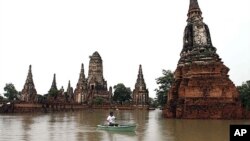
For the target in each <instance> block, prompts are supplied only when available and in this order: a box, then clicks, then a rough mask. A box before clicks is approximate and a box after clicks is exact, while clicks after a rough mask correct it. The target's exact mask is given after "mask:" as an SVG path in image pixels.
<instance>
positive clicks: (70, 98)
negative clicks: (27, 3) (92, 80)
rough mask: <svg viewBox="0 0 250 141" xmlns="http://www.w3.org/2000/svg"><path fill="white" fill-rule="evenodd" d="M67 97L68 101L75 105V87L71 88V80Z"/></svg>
mask: <svg viewBox="0 0 250 141" xmlns="http://www.w3.org/2000/svg"><path fill="white" fill-rule="evenodd" d="M67 97H68V101H69V102H71V103H73V102H75V96H74V93H73V87H71V85H70V80H69V83H68V88H67Z"/></svg>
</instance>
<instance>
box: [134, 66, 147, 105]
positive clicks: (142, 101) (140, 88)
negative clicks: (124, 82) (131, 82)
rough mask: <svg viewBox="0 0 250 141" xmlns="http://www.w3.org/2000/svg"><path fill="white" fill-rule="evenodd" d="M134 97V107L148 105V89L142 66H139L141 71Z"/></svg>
mask: <svg viewBox="0 0 250 141" xmlns="http://www.w3.org/2000/svg"><path fill="white" fill-rule="evenodd" d="M132 97H133V103H134V105H148V89H147V88H146V83H145V82H144V78H143V73H142V66H141V65H139V71H138V75H137V80H136V83H135V88H134V90H133V96H132Z"/></svg>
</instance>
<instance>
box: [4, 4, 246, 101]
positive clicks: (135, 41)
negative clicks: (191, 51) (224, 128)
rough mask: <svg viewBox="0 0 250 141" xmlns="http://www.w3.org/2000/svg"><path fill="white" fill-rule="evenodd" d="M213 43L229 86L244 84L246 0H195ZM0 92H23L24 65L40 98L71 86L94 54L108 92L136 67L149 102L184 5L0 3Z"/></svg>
mask: <svg viewBox="0 0 250 141" xmlns="http://www.w3.org/2000/svg"><path fill="white" fill-rule="evenodd" d="M198 2H199V5H200V8H201V10H202V12H203V18H204V22H205V23H206V24H207V25H208V26H209V29H210V33H211V38H212V42H213V45H214V46H215V47H216V48H217V53H218V54H219V56H220V57H221V58H222V61H223V62H224V64H225V65H226V66H227V67H229V68H230V72H229V75H230V78H231V80H232V81H233V82H234V83H235V84H236V85H241V84H242V82H244V81H246V80H250V55H249V53H250V51H249V50H250V16H249V13H250V1H249V0H237V1H236V0H198ZM0 6H1V7H0V12H1V13H0V27H1V28H0V94H3V93H4V90H3V88H4V86H5V84H6V83H13V84H14V85H15V87H16V89H17V90H18V91H21V90H22V89H23V86H24V83H25V80H26V77H27V73H28V67H29V65H30V64H31V65H32V73H33V80H34V83H35V87H36V90H37V92H38V93H39V94H45V93H47V92H48V90H49V89H50V87H51V83H52V79H53V74H54V73H56V76H57V87H58V88H60V87H61V86H64V89H66V88H67V84H68V80H70V81H71V85H72V86H73V88H75V87H76V83H77V81H78V78H79V73H80V68H81V63H84V68H85V75H86V76H87V75H88V64H89V56H90V55H92V54H93V52H94V51H98V52H99V54H100V55H101V57H102V60H103V69H104V70H103V72H104V79H105V80H107V83H108V87H109V86H112V87H113V86H114V85H116V84H118V83H123V84H125V86H127V87H130V88H131V90H133V89H134V85H135V82H136V79H137V74H138V69H139V64H141V65H142V69H143V75H144V79H145V82H146V85H147V88H148V90H149V95H150V97H155V91H154V89H155V88H157V84H156V81H155V79H156V78H157V77H159V76H161V75H162V69H166V70H167V69H170V70H172V71H174V70H175V69H176V67H177V62H178V60H179V58H180V55H179V54H180V52H181V49H182V38H183V31H184V28H185V26H186V19H187V12H188V7H189V0H0Z"/></svg>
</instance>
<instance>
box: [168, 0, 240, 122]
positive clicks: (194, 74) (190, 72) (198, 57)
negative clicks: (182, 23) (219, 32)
mask: <svg viewBox="0 0 250 141" xmlns="http://www.w3.org/2000/svg"><path fill="white" fill-rule="evenodd" d="M187 16H188V19H187V26H186V28H185V30H184V37H183V49H182V51H181V53H180V60H179V62H178V65H177V68H176V70H175V72H174V83H173V85H172V87H171V89H170V91H169V93H168V101H167V104H166V106H165V109H164V111H163V114H164V116H165V117H167V118H190V119H196V118H198V119H200V118H201V119H237V118H242V117H243V114H242V108H241V104H240V102H239V93H238V92H237V89H236V87H235V85H234V83H233V82H232V81H231V80H230V79H229V76H228V72H229V68H228V67H226V66H225V65H224V64H223V62H222V61H221V59H220V57H219V55H218V54H217V53H216V48H215V47H214V46H213V44H212V40H211V36H210V32H209V28H208V26H207V25H206V24H205V23H204V22H203V18H202V12H201V10H200V7H199V5H198V2H197V0H190V5H189V10H188V14H187Z"/></svg>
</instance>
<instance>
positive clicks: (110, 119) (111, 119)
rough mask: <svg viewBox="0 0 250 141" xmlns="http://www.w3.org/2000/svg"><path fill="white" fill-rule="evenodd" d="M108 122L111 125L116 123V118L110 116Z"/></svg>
mask: <svg viewBox="0 0 250 141" xmlns="http://www.w3.org/2000/svg"><path fill="white" fill-rule="evenodd" d="M107 121H108V122H109V123H115V116H110V115H109V116H108V118H107Z"/></svg>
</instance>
